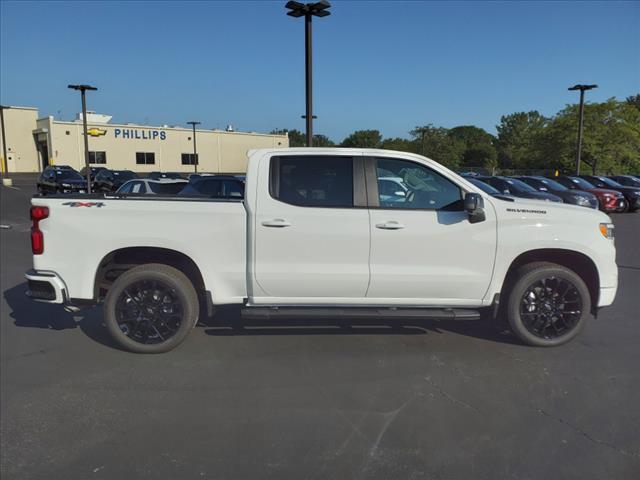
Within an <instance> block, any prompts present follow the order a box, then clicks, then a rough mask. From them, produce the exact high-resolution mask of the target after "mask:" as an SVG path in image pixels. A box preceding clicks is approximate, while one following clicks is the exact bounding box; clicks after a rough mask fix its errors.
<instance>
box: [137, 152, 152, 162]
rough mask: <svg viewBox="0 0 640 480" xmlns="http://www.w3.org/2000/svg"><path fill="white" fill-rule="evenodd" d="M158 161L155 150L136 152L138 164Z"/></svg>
mask: <svg viewBox="0 0 640 480" xmlns="http://www.w3.org/2000/svg"><path fill="white" fill-rule="evenodd" d="M155 163H156V154H155V153H153V152H136V164H138V165H154V164H155Z"/></svg>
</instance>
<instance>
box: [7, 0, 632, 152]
mask: <svg viewBox="0 0 640 480" xmlns="http://www.w3.org/2000/svg"><path fill="white" fill-rule="evenodd" d="M284 3H285V2H284V1H277V2H276V1H253V2H252V1H226V2H225V1H209V2H205V1H200V2H190V1H164V2H155V1H141V2H133V1H128V2H117V1H110V2H99V1H91V2H89V1H85V2H80V1H77V2H55V1H49V2H28V1H6V0H2V1H0V102H2V104H4V105H21V106H34V107H38V109H39V113H40V116H46V115H53V116H55V117H57V118H59V117H61V118H62V119H65V120H70V119H72V118H74V117H75V114H76V112H77V111H79V110H80V98H79V94H78V93H77V92H74V91H72V90H68V89H67V88H66V86H67V85H68V84H70V83H88V84H91V85H95V86H97V87H98V89H99V90H98V91H97V92H91V93H90V94H89V98H88V108H89V109H90V110H94V111H97V112H100V113H108V114H110V115H113V116H114V118H113V122H118V123H126V122H133V123H142V124H150V125H162V124H170V125H185V122H187V121H189V120H199V121H201V122H202V127H203V128H224V127H225V126H226V125H228V124H232V125H234V127H236V128H237V129H238V130H242V131H257V132H268V131H270V130H272V129H275V128H289V129H292V128H297V129H299V130H301V131H304V120H302V119H301V118H300V116H301V115H303V114H304V108H305V103H304V21H303V20H302V19H294V18H291V17H288V16H286V15H285V8H284ZM313 42H314V59H313V68H314V77H313V79H314V104H315V106H314V114H315V115H317V116H318V119H317V120H316V121H315V133H321V134H325V135H328V136H329V137H330V138H332V139H333V140H334V141H341V140H342V139H343V138H344V137H345V136H347V135H348V134H349V133H351V132H353V131H354V130H360V129H378V130H380V131H381V132H382V134H383V135H384V136H385V137H396V136H400V137H407V136H408V132H409V130H411V129H412V128H414V127H415V126H417V125H426V124H433V125H435V126H442V127H447V128H451V127H454V126H457V125H476V126H479V127H481V128H484V129H486V130H487V131H489V132H491V133H494V132H495V126H496V125H497V124H498V123H499V121H500V117H501V115H505V114H509V113H513V112H517V111H529V110H538V111H540V112H541V113H542V114H545V115H553V114H555V113H556V112H557V111H559V110H560V109H562V108H563V107H564V106H565V105H566V104H569V103H573V102H575V101H576V100H577V96H578V95H577V93H576V92H569V91H567V87H569V86H571V85H573V84H575V83H595V84H598V85H599V88H598V89H597V90H593V91H590V92H587V99H588V100H589V101H594V102H595V101H604V100H606V99H608V98H611V97H617V98H619V99H622V98H624V97H626V96H629V95H633V94H637V93H640V2H639V1H635V2H616V1H604V2H597V1H591V2H586V1H585V2H524V1H520V2H516V1H513V2H482V1H476V2H421V1H408V2H405V1H375V2H365V1H333V2H332V8H331V16H329V17H325V18H316V19H314V23H313Z"/></svg>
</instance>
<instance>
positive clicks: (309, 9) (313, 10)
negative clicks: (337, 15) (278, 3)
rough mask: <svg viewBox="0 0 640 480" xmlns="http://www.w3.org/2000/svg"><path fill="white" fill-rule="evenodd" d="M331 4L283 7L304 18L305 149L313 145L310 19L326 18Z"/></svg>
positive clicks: (289, 12)
mask: <svg viewBox="0 0 640 480" xmlns="http://www.w3.org/2000/svg"><path fill="white" fill-rule="evenodd" d="M329 7H331V4H330V3H329V2H328V1H327V0H320V1H319V2H315V3H300V2H295V1H293V0H290V1H289V2H287V4H286V5H285V8H288V9H289V11H288V12H287V15H289V16H290V17H294V18H299V17H304V45H305V55H304V60H305V81H306V82H305V90H306V114H305V120H306V123H307V147H311V146H312V144H313V118H314V116H313V85H312V80H313V78H312V71H311V66H312V61H311V60H312V36H311V19H312V17H314V16H315V17H326V16H328V15H331V12H329V10H328V9H329Z"/></svg>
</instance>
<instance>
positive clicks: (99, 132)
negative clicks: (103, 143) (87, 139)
mask: <svg viewBox="0 0 640 480" xmlns="http://www.w3.org/2000/svg"><path fill="white" fill-rule="evenodd" d="M87 133H88V134H89V135H90V136H92V137H102V136H103V135H106V134H107V131H106V130H103V129H101V128H90V129H89V130H87Z"/></svg>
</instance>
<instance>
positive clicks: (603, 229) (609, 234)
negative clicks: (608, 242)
mask: <svg viewBox="0 0 640 480" xmlns="http://www.w3.org/2000/svg"><path fill="white" fill-rule="evenodd" d="M613 229H614V226H613V223H601V224H600V233H601V234H602V236H603V237H604V238H610V239H613V238H614V237H615V235H614V233H613Z"/></svg>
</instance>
